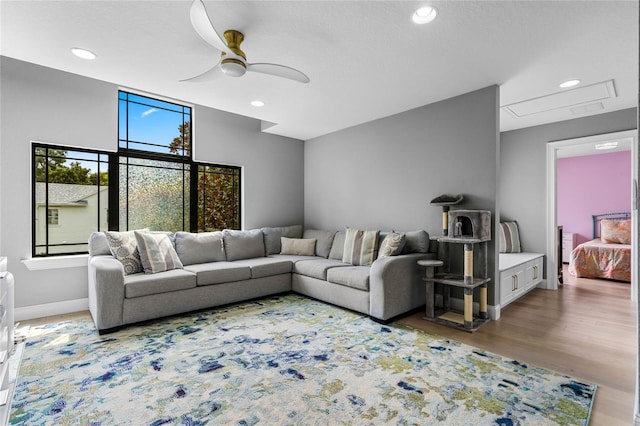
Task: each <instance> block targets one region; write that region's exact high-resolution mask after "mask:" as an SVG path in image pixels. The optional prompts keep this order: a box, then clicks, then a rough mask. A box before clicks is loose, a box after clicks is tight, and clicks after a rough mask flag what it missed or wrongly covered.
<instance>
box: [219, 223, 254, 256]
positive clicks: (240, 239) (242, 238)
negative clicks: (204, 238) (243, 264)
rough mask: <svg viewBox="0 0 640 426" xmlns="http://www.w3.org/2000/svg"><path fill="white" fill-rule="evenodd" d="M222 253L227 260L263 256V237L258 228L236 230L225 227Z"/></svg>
mask: <svg viewBox="0 0 640 426" xmlns="http://www.w3.org/2000/svg"><path fill="white" fill-rule="evenodd" d="M222 233H223V235H224V253H225V255H226V257H227V260H228V261H232V260H240V259H252V258H254V257H264V255H265V254H264V253H265V251H264V237H263V236H262V231H261V230H260V229H252V230H249V231H236V230H231V229H225V230H224V231H222Z"/></svg>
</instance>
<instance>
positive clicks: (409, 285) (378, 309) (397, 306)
mask: <svg viewBox="0 0 640 426" xmlns="http://www.w3.org/2000/svg"><path fill="white" fill-rule="evenodd" d="M435 258H436V255H435V254H434V253H412V254H404V255H400V256H389V257H383V258H380V259H376V260H375V261H374V262H373V264H372V265H371V273H370V276H369V300H370V302H369V303H370V308H369V315H371V316H372V317H374V318H377V319H380V320H383V321H384V320H388V319H390V318H393V317H395V316H397V315H400V314H404V313H406V312H409V311H410V310H412V309H415V308H417V307H419V306H421V305H424V304H425V302H426V296H425V284H424V282H423V281H422V277H423V274H424V271H422V270H421V268H420V267H419V266H418V260H422V259H435Z"/></svg>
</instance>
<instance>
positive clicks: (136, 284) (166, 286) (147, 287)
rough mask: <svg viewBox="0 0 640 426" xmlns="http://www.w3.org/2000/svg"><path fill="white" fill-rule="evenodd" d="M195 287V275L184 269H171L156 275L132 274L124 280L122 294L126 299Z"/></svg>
mask: <svg viewBox="0 0 640 426" xmlns="http://www.w3.org/2000/svg"><path fill="white" fill-rule="evenodd" d="M195 286H196V275H195V274H194V273H192V272H189V271H185V270H184V269H173V270H171V271H165V272H160V273H158V274H153V275H148V274H133V275H127V276H126V277H125V278H124V294H125V297H126V298H127V299H131V298H133V297H142V296H148V295H151V294H158V293H167V292H170V291H179V290H186V289H188V288H194V287H195Z"/></svg>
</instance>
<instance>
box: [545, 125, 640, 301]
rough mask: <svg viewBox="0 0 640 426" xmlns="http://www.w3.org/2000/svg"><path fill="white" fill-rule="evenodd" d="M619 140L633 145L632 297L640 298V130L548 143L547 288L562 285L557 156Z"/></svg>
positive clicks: (620, 142) (621, 142) (632, 298)
mask: <svg viewBox="0 0 640 426" xmlns="http://www.w3.org/2000/svg"><path fill="white" fill-rule="evenodd" d="M614 141H615V142H618V143H619V144H625V145H628V146H630V148H631V165H630V167H631V180H632V182H631V188H632V189H631V194H630V197H631V219H632V220H631V234H632V241H631V250H632V252H633V253H634V255H633V256H632V261H631V300H633V301H637V300H638V259H637V255H636V253H637V250H638V228H637V227H638V206H637V201H636V200H637V196H638V187H637V186H638V183H637V181H636V176H638V160H637V156H638V152H637V131H636V130H628V131H624V132H615V133H607V134H602V135H595V136H588V137H583V138H576V139H567V140H560V141H556V142H550V143H548V144H547V239H546V241H547V250H546V252H547V289H551V290H557V289H558V266H559V265H558V243H557V225H558V218H557V159H558V155H559V152H560V150H567V149H575V150H580V149H585V148H587V147H589V146H593V145H595V144H603V143H607V142H614Z"/></svg>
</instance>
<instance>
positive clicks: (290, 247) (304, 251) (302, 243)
mask: <svg viewBox="0 0 640 426" xmlns="http://www.w3.org/2000/svg"><path fill="white" fill-rule="evenodd" d="M281 240H282V247H281V248H280V254H290V255H294V256H314V255H315V254H316V239H315V238H286V237H282V238H281Z"/></svg>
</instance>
